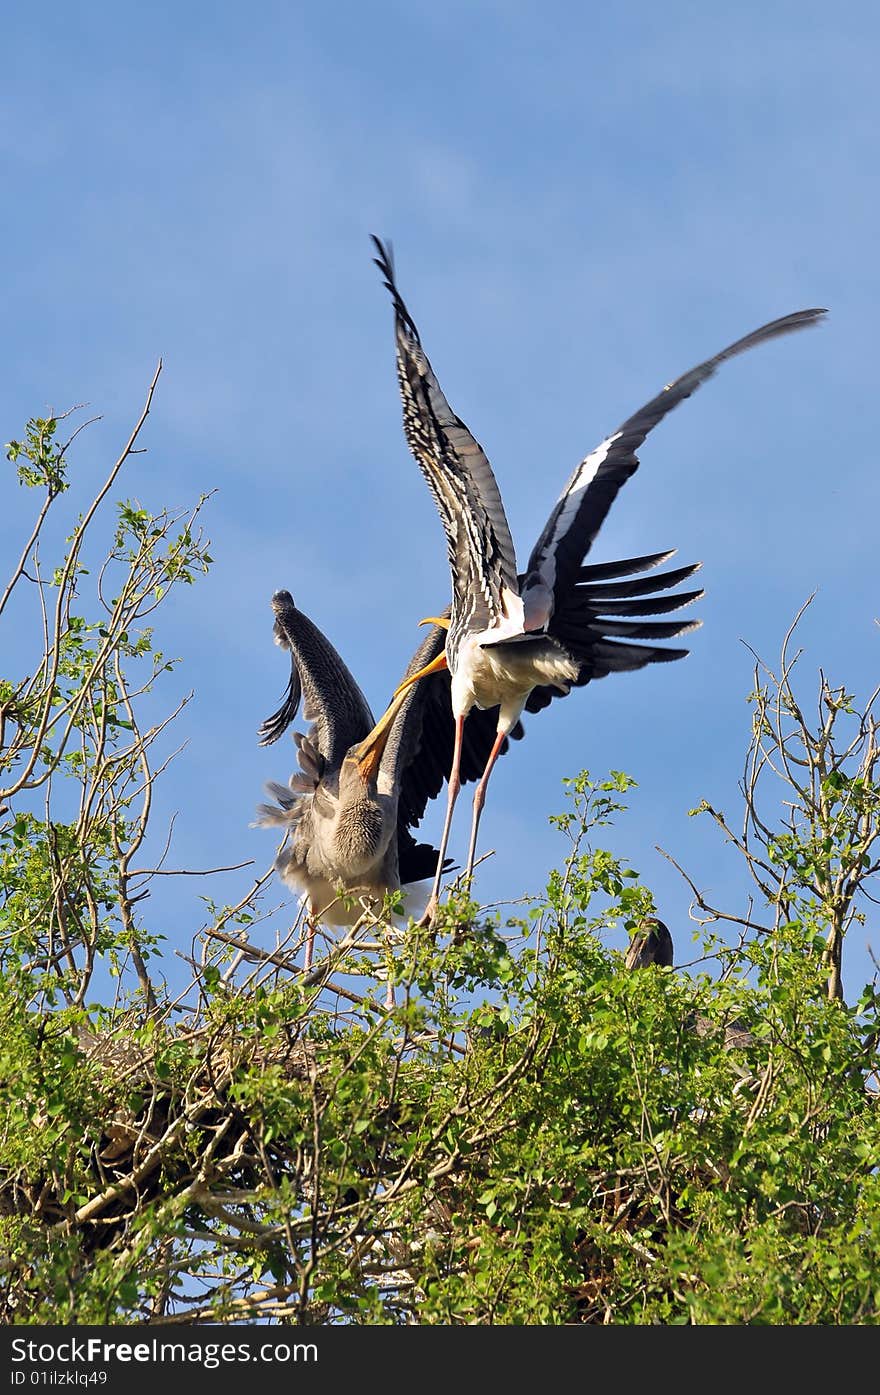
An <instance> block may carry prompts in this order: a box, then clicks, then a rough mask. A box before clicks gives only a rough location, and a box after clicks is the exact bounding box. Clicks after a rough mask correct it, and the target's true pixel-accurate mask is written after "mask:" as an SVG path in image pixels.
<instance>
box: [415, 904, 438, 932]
mask: <svg viewBox="0 0 880 1395" xmlns="http://www.w3.org/2000/svg"><path fill="white" fill-rule="evenodd" d="M438 904H439V903H438V900H437V897H436V896H432V897H431V899H430V901H429V902H428V904H427V906H426V907H425V909H424V911H423V912H422V914H421V915H420V916H419V918H418V920H417V921H416V925H418V926H419V928H420V929H422V930H429V929H430V928H431V926H432V925H433V924H434V921H435V920H436V919H437V906H438Z"/></svg>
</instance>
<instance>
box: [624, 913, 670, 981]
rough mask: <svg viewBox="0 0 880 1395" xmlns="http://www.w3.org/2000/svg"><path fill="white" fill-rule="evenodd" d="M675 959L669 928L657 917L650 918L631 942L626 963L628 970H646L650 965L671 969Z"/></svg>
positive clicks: (639, 928) (637, 931) (647, 918)
mask: <svg viewBox="0 0 880 1395" xmlns="http://www.w3.org/2000/svg"><path fill="white" fill-rule="evenodd" d="M674 957H675V951H674V950H673V947H672V936H671V935H670V933H669V929H668V927H667V926H666V925H664V924H663V921H662V920H658V919H657V918H656V916H648V917H646V919H645V920H643V921H642V923H641V925H640V926H639V927H638V929H637V930H636V932H635V934H634V935H633V937H632V939H631V940H630V942H629V949H628V950H627V952H626V959H625V961H624V963H625V965H626V967H627V968H628V969H644V968H647V966H648V964H659V965H660V966H661V967H662V968H664V969H671V968H672V964H673V960H674Z"/></svg>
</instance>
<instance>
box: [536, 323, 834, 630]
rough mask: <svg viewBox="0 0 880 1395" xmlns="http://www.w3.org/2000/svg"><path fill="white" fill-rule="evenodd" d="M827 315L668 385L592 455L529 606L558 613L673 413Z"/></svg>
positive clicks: (563, 512) (567, 496)
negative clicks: (721, 375)
mask: <svg viewBox="0 0 880 1395" xmlns="http://www.w3.org/2000/svg"><path fill="white" fill-rule="evenodd" d="M825 313H826V312H825V310H821V309H815V310H798V311H795V313H794V314H791V315H784V316H783V317H782V318H781V319H778V320H771V321H770V323H769V324H766V325H762V326H761V328H760V329H756V330H754V331H753V332H752V333H751V334H747V335H745V336H744V338H742V339H737V340H736V342H735V343H733V344H729V345H728V346H727V348H726V349H722V350H721V352H720V353H718V354H715V355H714V356H713V357H712V358H709V359H706V361H705V363H700V364H698V365H697V367H696V368H692V369H691V370H690V372H689V373H684V374H682V376H681V377H680V378H676V379H675V381H674V382H672V383H668V384H667V386H666V387H665V388H664V389H663V391H662V392H660V393H658V394H657V396H656V397H652V398H651V400H650V402H646V403H645V405H644V406H643V407H640V408H639V410H638V411H637V412H635V413H634V414H633V415H632V416H631V417H628V418H627V420H626V421H625V422H624V423H623V425H622V426H620V427H618V429H617V430H616V431H614V432H612V434H611V435H610V436H607V437H606V438H605V440H604V441H602V442H601V444H600V445H598V446H597V447H596V448H595V450H592V451H590V453H589V455H587V456H585V457H584V459H583V460H582V461H581V462H580V464H579V465H578V466H577V468H576V469H575V471H574V473H573V474H572V476H571V478H570V479H569V481H568V483H567V484H566V486H565V488H564V489H563V491H562V493H561V494H560V496H559V498H558V500H557V501H556V504H555V506H554V508H553V512H552V513H551V514H550V517H549V518H548V520H547V522H546V524H545V526H544V530H543V532H542V533H541V536H540V537H539V539H538V541H537V543H536V544H535V546H534V549H533V550H532V555H531V557H530V558H529V562H528V567H527V569H526V576H525V579H524V582H523V588H522V589H523V597H524V599H525V600H526V601H527V604H528V600H527V596H528V592H529V591H531V590H534V591H535V592H536V593H537V594H539V595H540V596H541V597H542V599H543V602H544V605H546V606H547V607H548V608H549V610H550V611H551V612H552V609H553V605H554V603H555V601H556V599H557V598H558V597H559V595H560V594H563V595H564V594H565V593H566V592H567V590H568V587H569V586H570V585H571V583H572V582H573V581H574V580H575V579H576V575H577V570H578V568H579V566H580V564H581V562H582V560H583V558H584V557H585V556H586V554H587V552H588V551H589V549H590V547H591V546H592V543H593V541H594V539H595V537H596V534H597V533H598V531H599V529H600V528H601V526H602V524H603V522H604V520H605V518H606V516H607V514H608V510H609V509H610V508H611V505H612V504H613V503H614V500H615V498H616V497H617V494H618V491H619V490H620V488H621V486H622V485H624V484H625V483H626V481H627V480H628V479H629V478H630V476H631V475H632V474H634V473H635V471H636V470H637V469H638V464H639V459H638V456H637V455H636V451H637V450H638V448H639V447H640V446H641V444H642V442H643V441H644V440H645V437H646V436H647V435H648V433H649V432H650V431H653V429H654V427H655V426H657V425H658V423H659V422H661V421H662V420H663V418H664V417H665V416H666V415H667V413H668V412H671V411H672V409H673V408H674V407H677V406H678V405H679V403H680V402H684V400H685V398H687V397H690V396H691V394H692V393H693V392H695V391H696V389H697V388H698V387H700V385H701V384H702V383H705V382H706V380H707V379H708V378H711V377H712V375H713V374H714V373H715V372H716V370H717V369H718V368H719V367H720V365H721V364H722V363H724V362H725V361H726V360H727V359H729V358H733V357H734V355H736V354H741V353H745V351H746V350H747V349H751V348H754V346H755V345H756V344H763V343H764V342H765V341H767V340H769V339H777V338H779V336H780V335H783V334H790V333H791V332H792V331H794V330H799V329H806V328H808V327H809V326H811V325H815V324H816V323H817V322H818V321H819V319H820V318H821V316H822V315H824V314H825ZM551 596H552V598H553V599H552V601H551V600H550V597H551Z"/></svg>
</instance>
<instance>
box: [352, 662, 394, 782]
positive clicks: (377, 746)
mask: <svg viewBox="0 0 880 1395" xmlns="http://www.w3.org/2000/svg"><path fill="white" fill-rule="evenodd" d="M408 686H409V684H407V685H406V687H402V688H401V689H398V691H397V692H395V694H394V696H393V697H392V699H391V701H390V703H389V704H388V706H387V708H386V709H385V711H384V712H383V713H382V716H381V717H380V718H379V720H378V722H377V723H376V725H375V726H374V727H373V730H372V731H371V732H370V734H369V736H365V737H364V739H363V741H361V742H360V743H359V744H358V745H357V746H355V748H354V750H353V751H350V752H349V754H348V756H347V757H346V759H347V760H353V761H354V762H355V764H356V765H357V768H358V773H359V775H360V777H361V779H362V780H363V782H364V784H367V783H368V782H369V781H371V780H375V779H376V776H377V775H378V773H379V766H380V764H381V761H382V757H383V755H384V754H385V747H386V746H387V745H388V738H389V736H390V735H391V728H392V726H393V725H394V719H395V717H396V716H397V714H398V712H399V711H400V709H401V707H402V706H403V700H404V696H405V693H406V688H407V687H408Z"/></svg>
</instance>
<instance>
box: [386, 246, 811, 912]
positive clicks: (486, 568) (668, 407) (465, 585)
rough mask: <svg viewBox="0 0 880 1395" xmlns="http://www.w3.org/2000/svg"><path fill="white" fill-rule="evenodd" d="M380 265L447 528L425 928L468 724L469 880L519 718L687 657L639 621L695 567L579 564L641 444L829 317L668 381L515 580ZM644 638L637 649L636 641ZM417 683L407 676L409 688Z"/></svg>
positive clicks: (418, 435) (665, 631)
mask: <svg viewBox="0 0 880 1395" xmlns="http://www.w3.org/2000/svg"><path fill="white" fill-rule="evenodd" d="M373 242H374V244H375V247H376V250H377V253H378V256H377V257H376V258H375V261H376V265H377V266H378V267H379V269H380V271H381V272H382V275H383V277H384V280H385V285H386V286H387V288H388V290H389V291H390V292H391V296H392V300H393V303H394V322H395V333H396V341H397V370H398V380H399V383H400V392H401V397H402V400H403V425H404V431H405V434H406V439H407V442H408V444H409V447H410V449H411V451H412V453H413V455H414V456H415V458H416V461H417V462H418V464H419V467H420V468H421V470H422V473H423V475H424V476H425V479H426V480H427V483H428V486H429V488H430V490H431V493H432V495H433V497H434V501H435V503H436V505H437V508H438V511H439V513H440V518H441V521H442V524H443V528H444V531H445V533H446V542H447V552H448V557H449V565H450V570H451V574H452V607H451V613H450V618H449V621H448V632H447V637H446V647H445V653H444V654H441V655H438V657H437V659H436V660H435V661H434V665H433V666H434V668H437V667H440V666H442V665H443V664H446V665H448V668H449V671H450V673H451V675H452V689H451V691H452V711H453V715H454V718H455V737H456V746H455V753H454V756H453V763H452V771H451V774H450V778H449V786H448V800H447V808H446V819H445V822H444V827H443V833H442V835H441V839H440V859H439V861H438V864H437V871H436V874H435V880H434V889H433V892H432V896H431V900H430V902H429V904H428V909H427V911H426V913H425V919H430V917H431V916H432V915H433V912H434V910H435V908H436V905H437V899H438V896H439V889H440V881H441V877H442V874H443V858H444V857H445V855H446V847H447V843H448V839H449V831H450V827H451V823H452V811H453V808H454V806H455V802H456V799H457V796H458V792H459V787H460V780H459V778H458V772H459V753H460V749H461V741H462V737H463V731H464V722H465V719H466V717H467V715H468V713H469V712H471V711H472V710H473V709H474V708H475V707H476V708H481V709H484V710H490V709H496V710H497V721H496V741H495V744H494V745H493V746H492V749H491V750H490V752H489V757H488V760H487V761H486V766H485V769H484V771H483V773H482V777H481V778H480V780H479V782H478V784H477V787H476V790H475V792H474V804H473V818H472V823H471V837H470V846H469V849H468V860H467V868H466V872H465V877H466V878H470V876H471V874H472V872H473V866H474V857H475V850H476V843H477V831H478V828H479V822H480V814H481V811H482V808H483V804H484V802H485V797H486V786H487V783H488V780H489V776H490V775H491V772H492V767H493V765H494V763H495V760H496V757H497V755H498V753H499V751H500V749H501V745H502V743H503V741H504V739H505V737H506V735H507V733H508V732H509V731H510V730H511V728H512V727H513V725H514V724H515V723H516V722H517V721H518V720H519V718H520V715H521V713H522V712H523V709H525V710H526V711H527V712H535V711H538V710H540V709H541V708H542V707H545V706H546V705H547V704H548V703H549V702H550V701H551V699H552V698H553V697H554V696H557V695H565V694H567V693H568V692H569V691H570V690H571V688H573V687H581V686H583V685H584V684H585V683H589V682H590V681H591V680H592V679H594V678H601V677H604V676H605V675H606V674H608V673H618V672H626V671H630V670H633V669H639V668H643V667H645V665H647V664H652V663H669V662H670V661H672V660H675V659H680V658H683V657H684V655H685V654H687V652H688V651H687V650H686V649H681V648H675V649H670V648H662V647H659V645H658V643H657V642H658V641H660V640H664V639H672V638H676V637H678V636H680V635H682V634H684V633H685V632H686V631H688V630H692V629H694V628H696V626H697V625H698V624H699V622H698V621H690V622H682V621H679V620H673V621H657V620H648V619H646V618H645V617H647V616H653V615H659V614H662V613H664V612H669V611H673V610H678V609H679V608H680V607H682V606H685V605H688V604H689V603H690V602H691V601H693V600H694V599H695V598H696V597H697V596H699V595H701V594H702V593H701V592H699V591H696V592H693V591H692V592H687V593H684V594H678V595H672V596H668V595H667V596H659V595H657V594H656V592H657V591H665V590H668V589H669V588H670V587H673V586H675V585H676V584H677V583H678V582H680V581H682V580H683V579H684V578H686V577H688V576H690V575H691V574H692V573H693V572H694V571H695V567H685V568H680V569H679V570H677V571H674V572H668V573H665V574H663V575H660V576H658V577H654V578H647V579H635V580H633V579H626V578H632V576H633V574H636V573H639V572H643V571H647V570H649V569H650V568H651V567H653V566H655V565H657V564H658V563H659V562H662V561H665V560H666V559H667V558H668V557H670V556H671V555H672V553H669V552H667V553H660V554H655V555H654V556H652V557H642V558H632V559H630V560H629V561H627V562H610V563H606V564H604V565H601V566H592V567H584V565H583V560H584V557H585V556H586V554H587V552H588V551H589V550H590V548H591V547H592V544H593V542H594V540H595V538H596V535H597V533H598V532H599V529H600V527H601V526H602V523H603V521H604V519H605V517H606V516H607V514H608V511H609V509H610V508H611V505H612V504H613V502H614V499H615V498H616V496H617V493H618V491H619V489H620V488H621V486H622V485H623V484H625V483H626V481H627V480H628V479H629V478H630V476H631V475H632V474H634V472H635V470H636V469H637V468H638V464H639V461H638V456H637V455H636V451H637V449H638V448H639V447H640V446H641V445H642V442H643V441H644V440H645V438H646V437H647V435H648V433H649V432H650V431H652V430H653V429H654V427H655V426H657V424H658V423H659V422H660V421H662V419H663V418H664V417H665V416H666V414H667V413H668V412H670V411H672V409H673V407H676V406H678V404H679V403H680V402H683V401H684V400H685V398H687V397H690V395H691V394H692V393H693V392H695V391H696V389H697V388H698V387H699V386H700V385H701V383H704V382H705V381H706V380H707V378H710V377H711V376H712V375H713V373H714V372H715V371H716V369H717V368H718V367H719V366H720V365H721V364H722V363H724V362H725V360H726V359H729V358H732V357H733V356H734V355H735V354H740V353H743V352H744V351H745V350H746V349H751V348H753V347H754V346H755V345H757V344H762V343H764V342H765V341H766V340H769V339H775V338H778V337H779V336H780V335H783V334H789V333H791V332H792V331H793V330H798V329H804V328H806V327H807V326H809V325H812V324H815V323H816V321H817V320H818V319H819V317H820V316H822V315H823V314H824V313H825V311H824V310H821V309H815V310H799V311H796V312H795V313H794V314H792V315H786V316H785V317H784V318H782V319H778V320H773V321H772V322H771V323H770V324H766V325H763V326H762V327H761V328H760V329H757V330H755V331H753V333H751V334H748V335H746V336H745V337H744V338H742V339H738V340H737V341H736V343H734V344H731V345H729V346H728V347H727V348H726V349H722V350H721V352H720V353H717V354H715V355H714V356H713V357H712V358H710V359H707V360H706V361H705V362H704V363H701V364H699V365H698V366H697V367H696V368H693V369H691V371H690V372H689V373H685V374H683V376H682V377H680V378H677V379H676V380H675V381H674V382H672V383H669V384H668V385H667V386H666V387H665V388H664V389H663V390H662V392H660V393H658V395H657V396H656V397H653V398H652V399H651V400H650V401H649V402H647V403H645V405H644V406H643V407H640V408H639V410H638V411H637V412H635V413H634V414H633V415H632V416H631V417H629V418H628V419H627V420H626V421H625V422H624V423H623V425H622V426H620V427H618V429H617V430H616V431H614V432H612V433H611V434H610V435H609V436H607V437H606V438H605V440H604V441H602V442H601V443H600V445H598V446H597V447H596V448H595V450H592V451H590V453H589V455H587V456H585V457H584V459H583V460H582V461H581V462H580V463H579V464H578V465H577V467H576V468H575V470H574V472H573V474H572V476H571V478H570V479H569V481H568V483H567V484H566V486H565V488H564V489H563V491H562V493H561V494H560V496H559V498H558V500H557V501H556V503H555V505H554V506H553V509H552V511H551V513H550V517H549V518H548V519H547V522H546V524H545V525H544V527H543V529H542V531H541V533H540V535H539V537H538V540H537V542H536V543H535V545H534V547H533V548H532V552H531V556H530V557H529V560H528V564H527V566H526V570H525V572H519V571H518V570H517V564H516V555H515V552H514V546H513V540H512V538H511V534H510V528H509V526H508V522H507V517H506V515H505V512H504V505H503V503H502V500H501V494H500V492H499V489H498V485H497V483H496V480H495V476H494V474H493V473H492V468H491V466H490V464H489V461H488V459H487V458H486V455H485V453H484V451H483V449H482V447H481V446H480V445H479V443H478V442H477V441H476V440H475V439H474V437H473V436H472V435H471V433H470V431H469V430H468V428H467V426H465V424H464V422H463V421H461V419H460V418H459V417H457V416H456V415H455V413H454V412H453V410H452V408H451V407H450V405H449V403H448V402H447V400H446V398H445V397H444V395H443V392H442V390H441V388H440V384H439V382H438V381H437V378H436V376H435V374H434V371H433V369H432V367H431V364H430V363H429V361H428V358H427V356H426V354H425V352H424V350H423V348H422V345H421V340H420V338H419V333H418V330H417V328H416V325H415V322H414V320H413V318H412V316H411V315H410V313H409V311H408V310H407V308H406V305H405V304H404V302H403V299H402V297H401V295H400V292H399V291H398V289H397V284H396V281H395V276H394V266H393V262H392V257H391V251H390V248H389V247H387V246H385V245H384V244H383V243H382V242H380V240H379V239H378V238H376V237H374V238H373ZM642 640H644V641H647V643H644V644H642V643H638V641H642ZM418 677H419V675H418V674H415V675H413V677H412V678H411V679H410V680H409V681H411V682H415V681H416V680H417V679H418Z"/></svg>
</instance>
